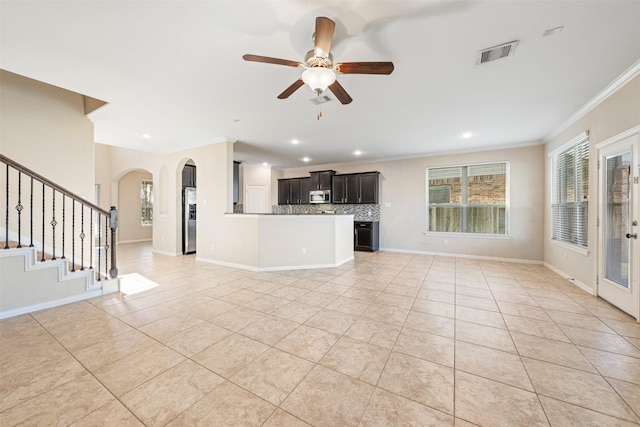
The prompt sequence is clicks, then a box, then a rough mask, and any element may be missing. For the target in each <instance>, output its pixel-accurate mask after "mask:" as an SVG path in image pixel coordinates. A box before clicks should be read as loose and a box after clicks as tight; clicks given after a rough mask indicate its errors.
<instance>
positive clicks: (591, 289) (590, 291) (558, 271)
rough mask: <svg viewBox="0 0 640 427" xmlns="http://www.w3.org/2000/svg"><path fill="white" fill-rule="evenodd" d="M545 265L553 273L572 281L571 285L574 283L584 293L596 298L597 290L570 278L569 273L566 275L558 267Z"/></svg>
mask: <svg viewBox="0 0 640 427" xmlns="http://www.w3.org/2000/svg"><path fill="white" fill-rule="evenodd" d="M542 265H544V266H545V267H546V268H548V269H549V270H551V271H553V272H554V273H556V274H558V275H559V276H562V277H564V278H565V279H567V280H568V281H570V282H571V283H573V284H574V285H576V286H577V287H579V288H580V289H582V290H583V291H585V292H587V293H589V294H590V295H593V296H596V291H595V289H593V288H591V286H589V285H587V284H585V283H582V282H581V281H579V280H576V279H574V278H573V277H571V276H569V275H568V274H567V273H565V272H564V271H562V270H560V269H559V268H557V267H554V266H553V265H551V264H549V263H547V262H545V263H544V264H542Z"/></svg>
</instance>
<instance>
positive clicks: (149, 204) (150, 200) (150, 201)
mask: <svg viewBox="0 0 640 427" xmlns="http://www.w3.org/2000/svg"><path fill="white" fill-rule="evenodd" d="M145 185H151V190H150V191H149V192H147V194H148V197H147V201H148V202H147V203H145V200H144V198H143V197H142V196H143V193H144V192H145V189H144V187H145ZM145 209H150V210H151V214H150V217H151V219H150V220H149V221H148V222H146V221H145V215H144V210H145ZM140 225H141V226H142V227H151V226H153V180H152V179H141V180H140Z"/></svg>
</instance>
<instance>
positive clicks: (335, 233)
mask: <svg viewBox="0 0 640 427" xmlns="http://www.w3.org/2000/svg"><path fill="white" fill-rule="evenodd" d="M224 218H225V221H224V222H225V227H224V233H225V234H227V233H229V234H231V235H233V238H227V239H224V238H223V239H221V241H224V242H226V243H225V247H220V248H218V247H216V248H215V250H216V252H217V251H221V252H224V262H220V261H217V260H215V259H213V260H205V259H203V261H210V262H214V263H218V264H225V265H229V266H235V267H240V268H244V269H249V270H254V271H275V270H294V269H306V268H327V267H337V266H339V265H341V264H344V263H345V262H348V261H351V260H352V259H353V236H354V234H353V219H354V216H353V215H348V214H347V215H332V214H300V215H296V214H288V215H287V214H284V215H279V214H231V213H229V214H226V215H225V216H224Z"/></svg>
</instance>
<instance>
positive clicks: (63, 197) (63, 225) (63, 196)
mask: <svg viewBox="0 0 640 427" xmlns="http://www.w3.org/2000/svg"><path fill="white" fill-rule="evenodd" d="M65 205H66V203H65V195H64V193H62V256H61V257H60V259H66V257H65V256H64V229H65V228H66V227H65V217H64V215H65Z"/></svg>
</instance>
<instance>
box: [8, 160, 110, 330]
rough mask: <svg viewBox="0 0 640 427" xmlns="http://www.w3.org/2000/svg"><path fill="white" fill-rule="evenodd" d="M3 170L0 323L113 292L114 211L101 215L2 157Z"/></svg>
mask: <svg viewBox="0 0 640 427" xmlns="http://www.w3.org/2000/svg"><path fill="white" fill-rule="evenodd" d="M0 165H2V166H4V170H3V171H2V172H4V173H0V183H1V184H3V185H2V186H3V187H4V188H5V197H3V198H2V208H3V209H2V211H4V223H3V224H2V225H4V227H1V226H0V236H1V237H4V239H3V241H2V240H0V319H2V318H6V317H12V316H16V315H19V314H24V313H29V312H32V311H36V310H41V309H44V308H48V307H54V306H58V305H62V304H67V303H70V302H74V301H79V300H82V299H87V298H93V297H96V296H100V295H105V294H108V293H111V292H117V291H118V290H119V280H118V269H117V267H116V251H115V245H113V244H112V245H111V246H110V242H113V241H114V238H115V230H116V227H117V211H116V209H115V207H111V210H110V211H107V210H104V209H102V208H100V207H99V206H96V205H94V204H92V203H90V202H87V201H86V200H84V199H83V198H82V197H80V196H77V195H75V194H74V193H72V192H70V191H68V190H66V189H64V188H63V187H61V186H59V185H57V184H55V183H53V182H52V181H50V180H48V179H46V178H45V177H43V176H41V175H39V174H37V173H36V172H34V171H31V170H30V169H28V168H26V167H24V166H22V165H20V164H18V163H17V162H15V161H13V160H11V159H9V158H7V157H6V156H4V155H1V154H0ZM2 211H0V212H2ZM1 237H0V238H1Z"/></svg>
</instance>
